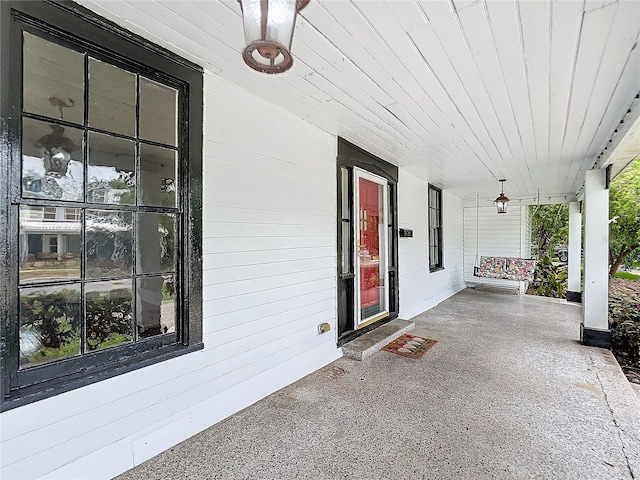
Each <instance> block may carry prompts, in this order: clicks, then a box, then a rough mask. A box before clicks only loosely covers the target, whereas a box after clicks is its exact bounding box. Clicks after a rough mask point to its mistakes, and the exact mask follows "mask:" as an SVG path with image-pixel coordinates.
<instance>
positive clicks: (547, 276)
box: [533, 255, 569, 298]
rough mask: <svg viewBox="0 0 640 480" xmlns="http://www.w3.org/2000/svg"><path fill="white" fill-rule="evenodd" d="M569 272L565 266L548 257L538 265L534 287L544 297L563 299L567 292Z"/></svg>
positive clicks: (542, 259) (544, 257) (539, 261)
mask: <svg viewBox="0 0 640 480" xmlns="http://www.w3.org/2000/svg"><path fill="white" fill-rule="evenodd" d="M568 276H569V270H568V268H567V265H565V264H557V263H554V262H553V261H552V260H551V257H550V256H548V255H545V256H543V257H542V258H541V259H540V260H538V262H537V263H536V273H535V277H534V280H533V287H534V288H535V289H536V293H537V294H538V295H541V296H543V297H555V298H562V297H564V294H565V292H566V290H567V277H568Z"/></svg>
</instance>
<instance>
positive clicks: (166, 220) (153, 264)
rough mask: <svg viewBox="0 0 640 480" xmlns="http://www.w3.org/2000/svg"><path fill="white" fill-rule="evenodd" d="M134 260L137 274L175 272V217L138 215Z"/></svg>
mask: <svg viewBox="0 0 640 480" xmlns="http://www.w3.org/2000/svg"><path fill="white" fill-rule="evenodd" d="M137 227H138V229H137V242H136V260H137V268H138V273H160V272H173V271H175V270H176V252H175V238H176V235H175V231H176V219H175V215H171V214H166V213H138V225H137Z"/></svg>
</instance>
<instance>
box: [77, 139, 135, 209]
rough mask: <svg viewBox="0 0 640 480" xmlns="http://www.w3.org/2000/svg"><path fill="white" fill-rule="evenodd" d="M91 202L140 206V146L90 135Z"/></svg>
mask: <svg viewBox="0 0 640 480" xmlns="http://www.w3.org/2000/svg"><path fill="white" fill-rule="evenodd" d="M88 143H89V154H88V156H89V158H88V162H89V168H88V173H87V201H88V202H93V203H110V204H118V205H134V204H135V203H136V144H135V142H133V141H131V140H127V139H125V138H119V137H113V136H111V135H103V134H101V133H94V132H90V133H89V140H88Z"/></svg>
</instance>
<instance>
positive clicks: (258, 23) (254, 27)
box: [238, 0, 309, 73]
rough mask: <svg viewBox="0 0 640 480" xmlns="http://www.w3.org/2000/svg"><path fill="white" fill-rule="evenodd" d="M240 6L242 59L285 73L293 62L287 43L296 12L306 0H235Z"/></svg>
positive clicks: (267, 70)
mask: <svg viewBox="0 0 640 480" xmlns="http://www.w3.org/2000/svg"><path fill="white" fill-rule="evenodd" d="M238 2H239V3H240V8H241V9H242V20H243V23H244V40H245V43H246V47H245V49H244V51H243V52H242V58H243V59H244V62H245V63H246V64H247V65H249V66H250V67H251V68H253V69H254V70H257V71H259V72H264V73H282V72H286V71H287V70H289V69H290V68H291V65H293V57H292V56H291V42H292V41H293V31H294V29H295V26H296V16H297V15H298V12H300V10H302V9H303V8H304V7H306V6H307V4H308V3H309V0H238Z"/></svg>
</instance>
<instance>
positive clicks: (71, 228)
mask: <svg viewBox="0 0 640 480" xmlns="http://www.w3.org/2000/svg"><path fill="white" fill-rule="evenodd" d="M80 229H81V223H80V210H79V209H78V208H71V207H34V206H23V207H22V208H21V209H20V237H19V244H20V267H21V268H20V278H21V281H23V282H24V281H29V280H30V279H31V280H33V281H39V280H48V279H50V278H60V277H61V276H62V277H63V278H67V275H68V274H70V275H71V277H72V278H75V277H78V276H79V271H80V270H79V268H80ZM60 267H66V268H65V269H66V270H70V271H71V272H64V271H62V270H61V269H60Z"/></svg>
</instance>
